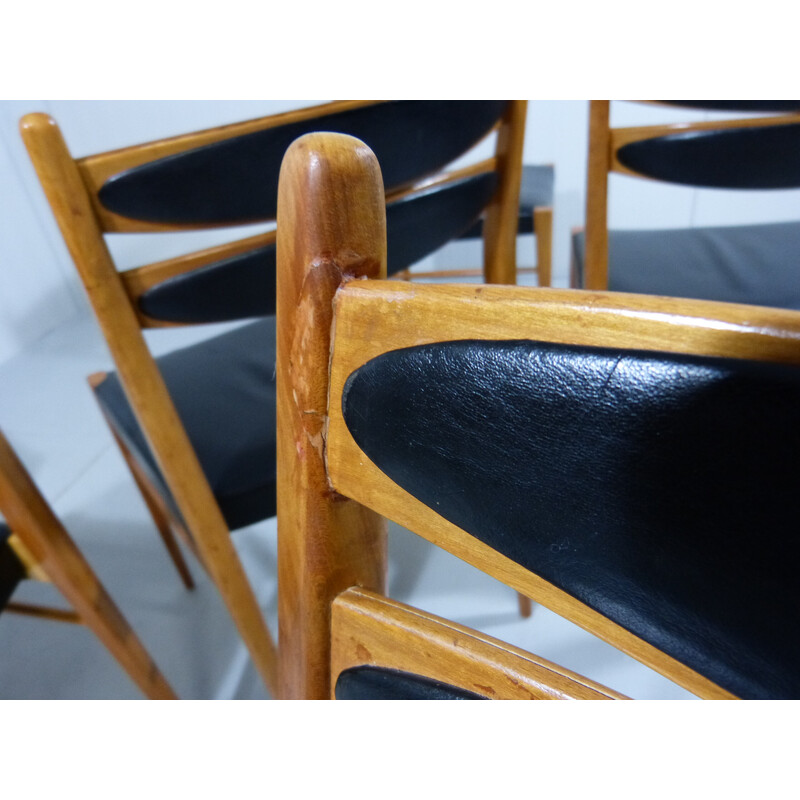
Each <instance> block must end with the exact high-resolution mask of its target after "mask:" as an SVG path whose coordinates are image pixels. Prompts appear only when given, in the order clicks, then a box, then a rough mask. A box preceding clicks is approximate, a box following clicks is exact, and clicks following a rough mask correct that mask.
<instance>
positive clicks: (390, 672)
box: [335, 666, 487, 700]
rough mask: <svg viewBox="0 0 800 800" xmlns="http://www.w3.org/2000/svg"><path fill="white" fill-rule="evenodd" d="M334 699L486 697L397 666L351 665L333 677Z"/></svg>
mask: <svg viewBox="0 0 800 800" xmlns="http://www.w3.org/2000/svg"><path fill="white" fill-rule="evenodd" d="M335 696H336V699H337V700H486V699H487V698H486V697H482V696H481V695H479V694H475V693H474V692H469V691H467V690H466V689H461V688H460V687H458V686H450V685H449V684H446V683H440V682H439V681H434V680H431V679H430V678H425V677H423V676H422V675H414V674H412V673H410V672H401V671H400V670H394V669H384V668H381V667H366V666H365V667H352V668H350V669H346V670H343V671H342V672H340V673H339V677H338V678H337V679H336V689H335Z"/></svg>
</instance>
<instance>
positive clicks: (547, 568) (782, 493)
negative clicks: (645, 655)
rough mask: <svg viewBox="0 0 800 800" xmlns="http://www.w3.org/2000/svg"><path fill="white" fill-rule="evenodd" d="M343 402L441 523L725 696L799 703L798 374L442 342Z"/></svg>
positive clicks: (365, 372)
mask: <svg viewBox="0 0 800 800" xmlns="http://www.w3.org/2000/svg"><path fill="white" fill-rule="evenodd" d="M342 402H343V413H344V416H345V420H346V422H347V425H348V427H349V429H350V431H351V433H352V434H353V436H354V438H355V440H356V442H357V443H358V444H359V446H360V447H361V448H362V449H363V451H364V452H365V453H366V454H367V456H369V458H370V459H371V460H372V461H373V462H374V463H375V464H376V465H377V466H378V467H379V468H380V469H381V470H382V471H383V472H385V473H386V474H387V475H388V476H389V477H390V478H392V479H393V480H394V481H396V482H397V483H398V484H399V485H400V486H402V487H403V488H404V489H406V490H407V491H408V492H410V493H411V494H412V495H413V496H414V497H416V498H418V499H419V500H421V501H422V502H423V503H425V504H426V505H428V506H429V507H430V508H432V509H434V510H435V511H436V512H438V513H439V514H440V515H442V516H443V517H444V518H446V519H448V520H450V521H451V522H453V523H455V524H456V525H458V526H459V527H461V528H462V529H464V530H465V531H467V532H468V533H469V534H471V535H473V536H475V537H476V538H478V539H480V540H481V541H483V542H485V543H486V544H488V545H490V546H491V547H493V548H494V549H495V550H497V551H499V552H500V553H503V554H504V555H506V556H508V557H509V558H511V559H513V560H514V561H516V562H518V563H519V564H521V565H523V566H524V567H526V568H528V569H530V570H532V571H533V572H535V573H536V574H538V575H540V576H541V577H543V578H545V579H546V580H548V581H550V582H552V583H553V584H555V585H556V586H558V587H560V588H561V589H563V590H564V591H566V592H568V593H569V594H571V595H573V596H574V597H576V598H578V599H579V600H581V601H582V602H584V603H586V604H587V605H588V606H590V607H592V608H593V609H595V610H597V611H599V612H600V613H602V614H604V615H605V616H607V617H608V618H610V619H612V620H613V621H615V622H617V623H618V624H620V625H622V626H623V627H625V628H627V629H628V630H629V631H631V632H633V633H634V634H636V635H637V636H639V637H641V638H643V639H644V640H646V641H648V642H650V643H651V644H653V645H655V646H656V647H657V648H659V649H661V650H662V651H664V652H666V653H668V654H669V655H671V656H674V657H675V658H677V659H678V660H679V661H681V662H683V663H685V664H687V665H688V666H690V667H691V668H693V669H695V670H697V671H698V672H700V673H701V674H703V675H705V676H707V677H708V678H710V679H711V680H712V681H715V682H716V683H718V684H719V685H721V686H723V687H725V688H726V689H728V690H730V691H732V692H734V693H735V694H738V695H741V696H743V697H756V698H765V697H782V698H787V697H792V698H798V697H800V637H798V635H797V633H798V631H800V581H798V580H797V573H798V568H799V567H800V537H798V535H797V520H798V518H799V517H800V492H798V490H797V487H798V485H800V461H798V458H797V453H798V452H800V369H798V368H788V367H780V366H774V365H766V364H760V363H755V362H746V361H736V360H726V359H710V358H698V357H689V356H675V355H669V354H661V353H645V352H636V351H614V350H603V349H597V348H588V347H569V346H565V345H554V344H546V343H540V342H529V341H523V342H484V341H460V342H448V343H444V344H437V345H426V346H421V347H415V348H409V349H403V350H397V351H394V352H390V353H386V354H384V355H382V356H380V357H378V358H376V359H374V360H372V361H370V362H368V363H367V364H365V365H364V366H363V367H362V368H361V369H359V370H357V371H356V372H355V373H353V374H352V375H351V376H350V377H349V379H348V381H347V384H346V387H345V392H344V396H343V401H342Z"/></svg>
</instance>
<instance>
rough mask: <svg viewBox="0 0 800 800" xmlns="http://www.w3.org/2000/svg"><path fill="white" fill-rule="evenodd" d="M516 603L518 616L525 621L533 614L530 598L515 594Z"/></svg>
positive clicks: (518, 593)
mask: <svg viewBox="0 0 800 800" xmlns="http://www.w3.org/2000/svg"><path fill="white" fill-rule="evenodd" d="M517 602H518V603H519V615H520V616H521V617H522V618H523V619H527V618H528V617H529V616H530V615H531V614H532V613H533V603H532V602H531V599H530V597H526V596H525V595H524V594H521V593H520V592H517Z"/></svg>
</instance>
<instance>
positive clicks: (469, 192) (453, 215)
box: [139, 172, 497, 323]
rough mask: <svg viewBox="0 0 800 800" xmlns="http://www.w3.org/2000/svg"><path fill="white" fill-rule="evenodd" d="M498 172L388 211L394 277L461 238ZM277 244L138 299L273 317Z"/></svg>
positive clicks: (166, 309)
mask: <svg viewBox="0 0 800 800" xmlns="http://www.w3.org/2000/svg"><path fill="white" fill-rule="evenodd" d="M496 184H497V176H496V174H495V173H493V172H490V173H484V174H481V175H476V176H473V177H470V178H464V179H462V180H459V181H456V182H453V183H450V184H446V185H444V186H443V187H441V188H435V187H434V188H430V189H427V190H424V191H421V192H418V193H416V194H413V195H410V196H408V197H406V198H404V199H402V200H398V201H395V202H393V203H389V204H388V205H387V207H386V228H387V231H386V237H387V249H388V252H387V260H388V265H389V267H388V271H389V274H390V275H392V274H394V273H395V272H399V271H400V270H403V269H405V268H406V267H409V266H411V265H412V264H414V263H416V262H417V261H419V260H420V259H421V258H424V257H425V256H427V255H429V254H430V253H433V252H434V251H435V250H437V249H438V248H439V247H441V246H442V245H444V244H446V243H447V242H449V241H451V240H453V239H456V238H458V237H459V236H460V235H461V234H462V233H464V232H465V231H466V230H467V229H468V228H469V227H470V226H471V225H472V223H473V222H474V221H475V220H476V219H478V217H479V216H480V215H481V213H482V212H483V210H484V208H485V207H486V205H487V204H488V203H489V201H490V200H491V198H492V195H493V194H494V190H495V186H496ZM275 269H276V264H275V246H274V245H271V246H269V247H262V248H259V249H258V250H253V251H251V252H249V253H244V254H242V255H238V256H235V257H233V258H229V259H226V260H225V261H219V262H217V263H215V264H210V265H209V266H206V267H203V268H202V269H199V270H194V271H193V272H188V273H186V274H184V275H178V276H176V277H174V278H170V279H169V280H166V281H164V282H163V283H160V284H158V285H157V286H155V287H153V288H152V289H149V290H148V291H147V292H146V293H145V294H143V295H142V297H141V298H140V299H139V307H140V309H141V310H142V311H143V312H144V313H145V314H147V315H148V316H150V317H151V318H153V319H158V320H163V321H168V322H180V323H200V322H223V321H227V320H235V319H246V318H248V317H258V316H264V315H267V314H274V313H275Z"/></svg>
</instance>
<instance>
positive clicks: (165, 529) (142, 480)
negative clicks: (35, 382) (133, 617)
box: [89, 372, 195, 589]
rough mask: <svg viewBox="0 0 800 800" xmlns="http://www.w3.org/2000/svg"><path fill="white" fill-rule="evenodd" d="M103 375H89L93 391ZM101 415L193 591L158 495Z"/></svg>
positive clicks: (188, 573) (154, 520)
mask: <svg viewBox="0 0 800 800" xmlns="http://www.w3.org/2000/svg"><path fill="white" fill-rule="evenodd" d="M105 375H106V373H104V372H96V373H94V374H92V375H90V376H89V385H90V386H91V387H92V388H93V389H94V388H95V387H96V386H98V385H99V384H100V383H102V382H103V380H104V379H105ZM102 413H103V418H104V419H105V421H106V424H107V425H108V429H109V430H110V431H111V435H112V436H113V437H114V441H115V442H116V443H117V447H118V448H119V450H120V452H121V453H122V457H123V458H124V459H125V463H126V464H127V465H128V469H129V470H130V473H131V475H132V476H133V480H134V482H135V483H136V486H137V487H138V488H139V492H140V493H141V495H142V498H143V499H144V502H145V505H146V506H147V510H148V511H149V512H150V516H151V517H152V518H153V523H154V524H155V526H156V530H158V533H159V535H160V536H161V540H162V541H163V542H164V546H165V547H166V548H167V552H168V553H169V555H170V558H171V559H172V563H173V564H174V565H175V569H176V570H177V571H178V575H180V578H181V581H182V582H183V585H184V586H185V587H186V588H187V589H194V586H195V584H194V579H193V578H192V574H191V572H190V571H189V567H188V565H187V564H186V561H185V559H184V557H183V554H182V553H181V549H180V546H179V545H178V542H177V541H176V539H175V535H174V533H173V532H172V526H171V524H170V518H169V514H168V512H167V510H166V508H165V507H164V505H163V502H162V500H161V498H160V497H159V496H158V493H157V492H156V491H155V489H153V487H152V486H151V485H150V482H149V481H148V480H147V477H146V476H145V475H144V474H143V473H142V470H141V468H140V467H139V465H138V464H137V462H136V459H134V457H133V455H132V454H131V452H130V450H129V449H128V447H127V445H126V444H125V442H124V441H123V440H122V439H121V438H120V437H119V436H118V435H117V432H116V431H115V430H114V426H113V425H112V424H111V421H110V420H109V419H108V416H107V415H106V414H105V412H102Z"/></svg>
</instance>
